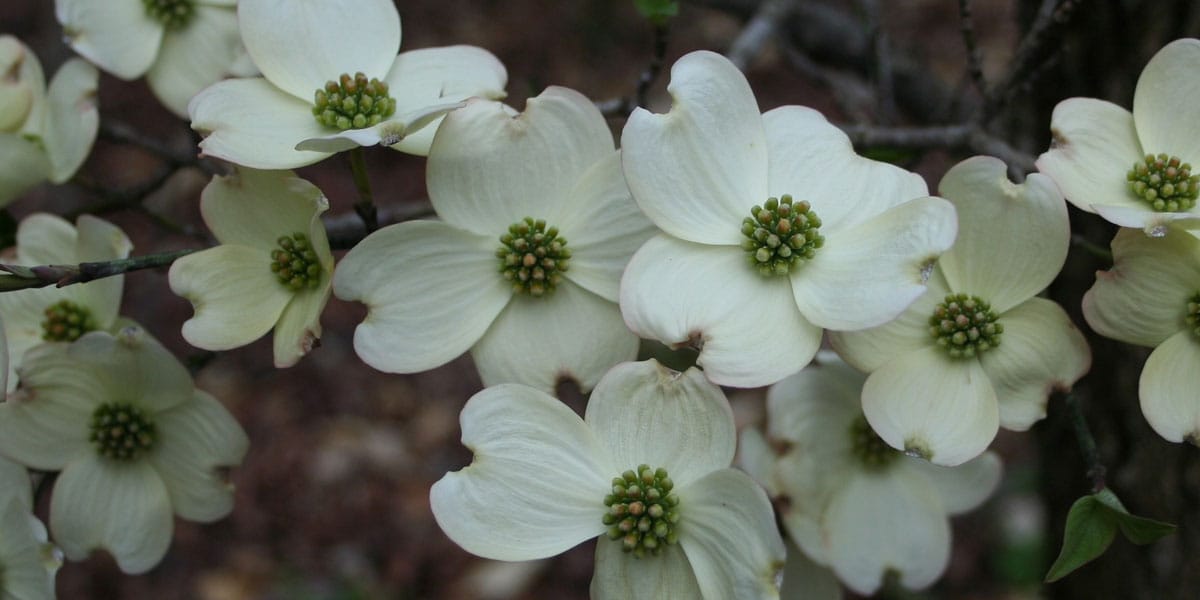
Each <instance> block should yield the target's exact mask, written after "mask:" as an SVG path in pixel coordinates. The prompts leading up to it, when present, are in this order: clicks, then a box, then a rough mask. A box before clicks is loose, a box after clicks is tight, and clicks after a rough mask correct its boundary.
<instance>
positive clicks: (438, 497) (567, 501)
mask: <svg viewBox="0 0 1200 600" xmlns="http://www.w3.org/2000/svg"><path fill="white" fill-rule="evenodd" d="M459 422H460V424H461V425H462V430H463V435H462V442H463V445H465V446H467V447H468V448H470V449H471V451H472V452H474V460H473V462H472V464H471V465H469V466H467V467H464V468H463V469H461V470H459V471H455V472H452V473H447V474H446V476H444V477H442V479H440V480H439V481H438V482H437V483H435V484H433V487H432V488H431V489H430V491H429V502H430V506H431V507H432V509H433V516H434V518H435V519H436V520H437V522H438V525H439V526H440V527H441V528H442V531H444V532H446V535H448V536H449V537H450V539H452V540H454V542H455V543H457V544H458V545H460V546H462V547H463V548H464V549H466V550H467V551H468V552H471V553H473V554H477V555H479V556H483V557H485V558H492V559H497V560H530V559H535V558H544V557H547V556H552V555H555V554H558V553H559V552H563V551H564V550H567V549H568V548H571V547H572V546H575V545H576V544H578V543H580V542H582V541H584V540H587V539H590V538H592V537H595V536H597V535H600V534H602V533H603V532H604V531H605V530H606V526H605V525H604V523H603V522H602V521H601V517H602V516H603V515H604V512H605V510H606V509H605V506H604V503H603V500H604V495H605V494H607V493H609V492H610V491H611V478H612V477H613V476H615V475H618V474H619V471H614V467H613V466H612V464H611V463H610V460H609V459H608V458H607V456H606V453H605V450H604V448H603V447H602V445H601V444H600V442H599V441H598V440H597V439H596V437H595V436H594V435H593V434H592V431H591V430H590V429H589V428H588V426H587V425H586V424H584V422H583V420H582V419H580V418H579V416H578V415H576V414H575V413H574V412H573V411H572V410H571V409H570V408H568V407H567V405H565V404H563V403H562V402H559V401H558V400H556V399H555V398H552V397H551V396H549V395H547V394H544V393H542V392H539V391H537V390H534V389H532V388H529V387H525V386H521V385H516V384H503V385H498V386H495V387H490V388H487V389H485V390H484V391H482V392H479V393H478V394H475V396H473V397H472V398H471V399H470V400H469V401H468V402H467V405H466V407H464V408H463V411H462V415H461V416H460V418H459ZM623 468H628V467H623ZM601 542H607V543H612V542H608V540H601Z"/></svg>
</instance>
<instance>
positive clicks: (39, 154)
mask: <svg viewBox="0 0 1200 600" xmlns="http://www.w3.org/2000/svg"><path fill="white" fill-rule="evenodd" d="M0 73H5V74H6V76H5V77H4V78H3V80H2V81H0V206H3V205H5V204H8V203H9V202H10V201H12V199H13V198H16V197H17V196H18V195H20V194H21V193H22V192H24V191H25V190H27V189H29V188H30V187H33V186H34V185H37V184H38V183H41V182H42V181H45V180H47V179H49V180H50V181H53V182H54V183H62V182H64V181H66V180H68V179H70V178H71V176H72V175H74V174H75V171H77V170H79V166H80V165H81V164H83V161H84V159H86V158H87V155H88V152H90V151H91V149H92V142H94V141H95V140H96V131H97V128H98V127H99V124H100V118H99V113H98V112H97V111H96V102H95V97H96V82H97V80H98V79H99V77H100V75H99V73H97V72H96V69H95V68H94V67H92V66H91V65H89V64H87V63H86V62H84V61H82V60H80V59H71V60H68V61H67V62H65V63H63V65H62V67H60V68H59V69H58V72H57V73H55V74H54V79H52V80H51V81H50V87H49V88H47V87H46V80H45V76H44V75H43V74H42V66H41V64H40V63H39V62H38V59H37V57H36V56H34V54H33V52H32V51H31V50H30V49H29V48H28V47H27V46H25V44H22V43H21V42H20V41H19V40H17V38H15V37H12V36H10V35H0Z"/></svg>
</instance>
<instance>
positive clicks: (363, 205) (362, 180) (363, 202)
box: [346, 147, 379, 233]
mask: <svg viewBox="0 0 1200 600" xmlns="http://www.w3.org/2000/svg"><path fill="white" fill-rule="evenodd" d="M346 154H347V156H349V158H350V171H351V172H352V173H353V174H354V187H356V188H358V202H356V203H354V212H356V213H358V216H359V218H361V219H362V221H363V225H364V226H366V228H367V233H371V232H372V231H375V230H376V229H379V213H378V211H377V210H376V209H375V198H374V197H373V196H372V195H371V179H370V177H368V176H367V161H366V159H365V158H363V149H362V147H357V148H354V149H353V150H351V151H350V152H347V153H346Z"/></svg>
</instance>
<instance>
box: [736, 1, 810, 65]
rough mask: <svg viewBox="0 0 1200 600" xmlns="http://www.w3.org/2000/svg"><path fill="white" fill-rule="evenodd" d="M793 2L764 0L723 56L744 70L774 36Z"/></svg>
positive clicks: (791, 7) (789, 13) (792, 7)
mask: <svg viewBox="0 0 1200 600" xmlns="http://www.w3.org/2000/svg"><path fill="white" fill-rule="evenodd" d="M795 4H796V1H795V0H765V1H764V2H763V3H762V4H761V5H760V6H759V7H758V11H757V12H755V13H754V16H753V17H751V18H750V21H748V22H747V23H746V26H745V27H743V28H742V33H741V34H739V35H738V37H737V39H735V40H733V44H732V45H730V47H729V53H728V54H726V55H725V56H726V57H727V58H729V60H730V62H732V63H733V64H735V65H737V68H738V69H741V70H743V71H745V70H746V67H748V66H749V65H750V62H751V61H753V60H754V58H755V57H757V56H758V55H759V54H760V53H762V49H763V47H764V46H766V44H767V42H768V41H769V40H771V39H772V38H774V37H775V35H776V33H777V31H778V30H779V27H780V23H782V22H783V20H784V19H786V18H787V17H788V16H789V15H791V14H792V11H793V10H794V9H795Z"/></svg>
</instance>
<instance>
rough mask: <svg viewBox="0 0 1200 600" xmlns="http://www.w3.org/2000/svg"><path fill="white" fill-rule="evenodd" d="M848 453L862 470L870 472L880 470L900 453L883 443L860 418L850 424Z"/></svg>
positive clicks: (863, 418) (862, 418) (865, 419)
mask: <svg viewBox="0 0 1200 600" xmlns="http://www.w3.org/2000/svg"><path fill="white" fill-rule="evenodd" d="M850 451H851V452H853V453H854V456H855V458H857V459H858V461H859V463H860V464H862V466H863V467H864V468H867V469H871V470H876V469H882V468H884V467H886V466H888V465H890V464H892V462H893V461H895V460H896V457H897V456H900V452H899V451H898V450H896V449H895V448H892V447H891V446H889V445H888V443H887V442H885V441H883V438H881V437H879V434H877V433H875V430H874V429H871V424H870V423H868V422H867V418H866V417H862V416H860V417H858V418H857V419H855V420H854V422H853V423H851V424H850Z"/></svg>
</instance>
